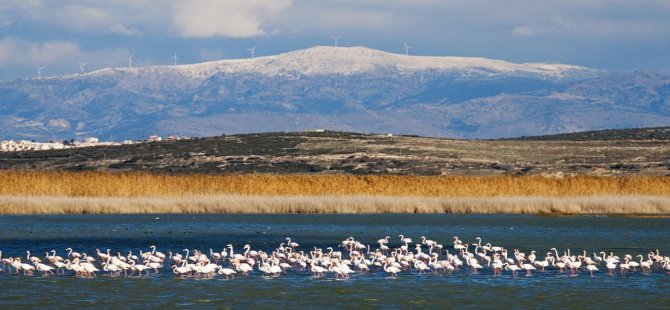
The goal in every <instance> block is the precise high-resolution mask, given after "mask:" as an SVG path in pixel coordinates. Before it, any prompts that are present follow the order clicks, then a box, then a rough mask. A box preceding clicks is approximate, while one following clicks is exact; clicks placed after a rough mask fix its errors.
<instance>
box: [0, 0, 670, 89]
mask: <svg viewBox="0 0 670 310" xmlns="http://www.w3.org/2000/svg"><path fill="white" fill-rule="evenodd" d="M331 35H340V36H341V38H340V45H344V46H357V45H364V46H367V47H371V48H375V49H380V50H385V51H389V52H401V49H402V45H403V43H405V42H407V43H408V44H409V45H411V46H413V47H414V48H413V50H412V53H413V54H417V55H451V56H477V57H488V58H495V59H504V60H509V61H514V62H557V63H568V64H577V65H584V66H588V67H593V68H598V69H606V70H613V71H635V70H652V71H658V72H662V73H670V57H669V56H670V0H638V1H634V0H625V1H624V0H591V1H589V0H582V1H578V0H562V1H540V0H509V1H484V0H413V1H409V0H323V1H321V0H310V1H307V0H115V1H99V0H97V1H94V0H58V1H56V0H49V1H47V0H0V79H5V80H6V79H14V78H25V77H34V76H35V75H36V70H35V67H36V66H44V67H46V69H44V75H46V76H53V75H61V74H68V73H75V72H77V71H78V70H79V65H78V64H77V62H79V61H82V62H86V63H87V65H86V70H87V71H89V70H95V69H99V68H104V67H121V66H127V63H128V60H127V59H128V56H130V55H134V63H135V65H137V66H144V65H159V64H169V63H171V62H172V60H170V57H171V56H172V55H173V54H174V53H177V55H178V57H179V58H180V59H179V62H180V63H196V62H202V61H208V60H218V59H226V58H241V57H247V56H248V55H249V51H248V50H247V49H248V48H250V47H253V46H256V47H257V51H256V54H257V55H259V56H262V55H270V54H276V53H281V52H286V51H291V50H295V49H302V48H307V47H311V46H315V45H330V44H332V40H331V39H330V37H331Z"/></svg>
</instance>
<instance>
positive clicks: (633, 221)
mask: <svg viewBox="0 0 670 310" xmlns="http://www.w3.org/2000/svg"><path fill="white" fill-rule="evenodd" d="M669 232H670V219H668V218H621V217H535V216H518V215H502V216H501V215H67V216H0V249H1V250H2V251H3V253H4V256H3V257H7V256H21V257H25V250H31V251H32V253H33V255H35V256H39V257H43V256H44V252H46V251H48V250H51V249H56V250H57V251H58V254H59V255H61V256H65V254H66V253H65V251H64V250H65V248H67V247H72V248H74V249H75V250H77V251H80V252H86V253H89V254H94V253H95V249H96V248H100V249H101V250H103V251H104V250H105V249H107V248H111V249H113V250H114V251H120V252H122V253H123V254H125V253H127V251H128V250H132V251H134V252H135V253H137V252H138V251H139V250H144V251H147V250H148V247H149V246H150V245H152V244H156V245H157V246H158V247H159V251H163V252H165V253H167V252H168V251H169V250H172V251H181V250H182V249H184V248H189V249H194V248H197V249H201V250H204V251H206V252H209V248H213V249H214V250H215V251H221V249H222V248H223V247H225V245H226V244H228V243H232V244H234V245H235V248H236V250H238V251H241V248H242V246H243V245H244V244H247V243H248V244H250V245H251V246H252V247H253V248H254V249H261V250H266V251H271V250H272V249H274V248H275V247H276V246H278V244H279V243H280V242H285V237H292V238H293V240H294V241H296V242H298V243H300V245H301V248H302V249H305V250H309V249H311V248H312V247H313V246H318V247H326V246H335V245H337V244H339V243H340V242H341V241H342V240H344V239H346V238H347V237H349V236H354V237H355V238H356V239H357V240H359V241H361V242H364V243H374V242H375V241H376V240H377V239H379V238H383V237H384V236H386V235H389V236H391V237H392V238H391V244H390V246H391V247H396V246H399V243H398V241H399V239H398V238H397V236H398V235H399V234H404V235H405V236H407V237H411V238H412V239H414V241H419V240H420V236H422V235H425V236H426V237H428V238H429V239H433V240H435V241H438V242H440V243H443V244H445V245H449V244H451V243H450V242H451V240H452V237H453V236H459V237H460V238H461V239H462V240H465V241H468V242H474V238H475V237H477V236H481V237H482V238H483V239H484V243H486V242H492V243H494V244H497V245H503V246H507V247H516V248H519V249H520V250H522V251H525V252H526V253H529V252H530V250H532V249H535V250H538V256H539V257H544V253H545V252H546V251H547V250H549V248H551V247H556V248H558V249H559V251H561V252H562V251H563V249H565V248H567V247H569V248H570V249H571V251H572V253H575V254H576V253H578V252H581V251H582V250H587V251H588V252H589V253H590V252H592V251H597V252H600V251H609V250H612V251H615V253H616V254H618V255H620V256H623V254H626V253H630V254H635V255H636V254H638V253H639V254H644V253H646V252H647V251H648V250H650V249H656V248H658V249H659V250H660V251H661V253H662V254H664V255H666V256H667V255H668V253H670V234H669ZM602 269H604V266H601V270H602ZM0 287H2V291H1V293H0V299H1V300H2V305H3V308H8V307H9V308H37V307H51V308H53V307H58V308H64V307H66V306H71V307H92V306H98V307H102V308H118V307H122V306H123V307H129V308H139V307H144V308H158V307H161V306H180V307H193V306H197V307H201V308H241V307H246V306H249V307H256V308H277V307H291V308H295V307H303V308H317V307H327V308H344V307H349V308H351V307H355V308H359V307H363V308H377V307H383V308H454V307H456V306H459V307H461V306H467V307H476V308H481V307H487V308H493V307H497V308H499V307H504V308H522V307H533V308H540V307H553V308H575V307H579V308H603V307H611V308H624V307H626V308H627V307H630V306H633V305H634V304H644V305H645V306H646V307H650V308H666V309H667V308H670V299H669V298H668V293H670V275H668V274H665V273H663V272H659V271H655V272H653V273H650V274H648V275H644V274H642V273H641V272H639V271H638V272H636V273H632V274H631V273H629V274H627V275H625V276H621V275H614V276H610V275H607V274H606V273H605V272H602V271H601V272H600V273H598V274H597V275H596V276H594V277H591V276H589V275H588V273H584V272H582V273H580V274H579V275H577V276H571V275H569V274H560V273H558V272H555V271H552V272H546V273H539V272H538V273H535V274H534V275H533V276H531V277H526V276H524V275H523V274H522V275H520V276H518V277H513V276H511V275H510V274H509V273H508V272H506V273H505V274H504V275H502V276H494V275H492V274H491V272H490V271H483V272H481V273H480V274H470V273H469V272H467V271H457V272H455V273H454V274H453V275H451V276H449V275H433V274H426V275H419V274H416V273H414V272H412V273H403V274H401V275H400V277H399V278H397V279H392V278H389V277H388V276H387V275H386V274H385V273H382V272H375V273H372V274H364V275H359V274H356V275H353V276H352V277H351V279H349V280H335V279H333V278H332V275H328V276H327V277H325V278H313V277H312V276H311V274H310V273H301V272H297V271H292V272H289V273H288V274H286V275H283V276H282V277H280V278H271V279H268V278H264V277H262V276H261V275H260V274H258V273H256V274H253V275H251V276H248V277H244V276H238V277H236V278H235V279H233V280H224V279H223V278H222V277H217V278H215V279H212V280H196V279H176V278H175V277H174V275H173V274H172V273H170V272H169V270H168V269H167V267H166V268H165V269H164V272H162V273H160V274H158V275H153V274H152V275H151V276H150V277H148V278H123V277H121V278H113V277H109V276H102V275H99V276H98V277H97V278H93V279H81V278H75V277H72V276H58V277H49V278H43V277H40V276H35V277H26V276H16V275H8V274H7V273H6V272H5V273H3V274H0Z"/></svg>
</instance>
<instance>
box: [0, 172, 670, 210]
mask: <svg viewBox="0 0 670 310" xmlns="http://www.w3.org/2000/svg"><path fill="white" fill-rule="evenodd" d="M444 212H447V213H523V214H650V215H659V214H670V178H667V177H594V176H575V177H565V178H557V177H542V176H523V177H510V176H490V177H467V176H443V177H430V176H388V175H386V176H356V175H273V174H268V175H265V174H252V175H196V174H188V175H168V174H152V173H106V172H83V173H73V172H3V173H0V213H4V214H42V213H444Z"/></svg>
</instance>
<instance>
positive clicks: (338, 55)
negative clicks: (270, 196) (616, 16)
mask: <svg viewBox="0 0 670 310" xmlns="http://www.w3.org/2000/svg"><path fill="white" fill-rule="evenodd" d="M0 122H1V124H0V136H1V137H3V138H4V139H19V138H23V139H37V140H59V139H66V138H82V137H86V136H95V137H99V138H102V139H110V138H115V139H141V138H145V137H146V136H147V135H150V134H159V135H170V134H181V135H188V136H211V135H218V134H221V133H229V134H232V133H245V132H259V131H287V130H305V129H315V128H326V129H331V130H341V131H356V132H391V133H400V134H417V135H422V136H433V137H454V138H502V137H515V136H531V135H543V134H555V133H562V132H570V131H586V130H598V129H615V128H630V127H653V126H665V125H668V124H670V78H669V77H667V76H664V75H661V74H657V73H650V72H635V73H611V72H605V71H600V70H593V69H589V68H585V67H579V66H571V65H555V64H541V63H540V64H537V63H535V64H533V63H531V64H514V63H511V62H506V61H499V60H490V59H483V58H467V57H433V56H406V55H400V54H392V53H387V52H382V51H376V50H372V49H368V48H364V47H348V48H345V47H315V48H311V49H306V50H298V51H293V52H289V53H284V54H279V55H274V56H264V57H257V58H253V59H236V60H222V61H216V62H207V63H202V64H191V65H178V66H153V67H139V68H108V69H102V70H98V71H94V72H89V73H85V74H75V75H68V76H63V77H49V78H44V79H41V80H40V79H23V80H14V81H4V82H0Z"/></svg>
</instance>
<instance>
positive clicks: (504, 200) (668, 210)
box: [0, 195, 670, 217]
mask: <svg viewBox="0 0 670 310" xmlns="http://www.w3.org/2000/svg"><path fill="white" fill-rule="evenodd" d="M154 213H155V214H159V213H161V214H390V213H394V214H412V213H422V214H530V215H609V216H643V217H645V216H653V217H658V216H668V215H670V197H667V196H644V195H627V196H615V195H598V196H578V197H567V198H566V197H542V196H512V197H460V198H453V197H451V198H450V197H418V196H369V195H361V196H354V195H351V196H350V195H347V196H253V195H193V196H180V197H134V198H129V197H68V196H6V195H5V196H0V215H31V214H35V215H37V214H45V215H46V214H154Z"/></svg>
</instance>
